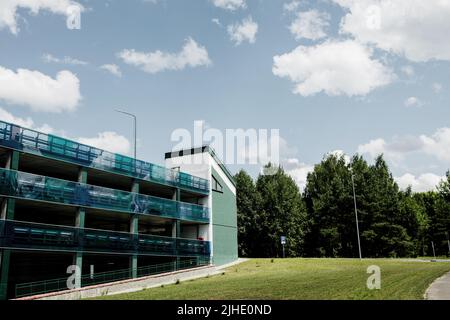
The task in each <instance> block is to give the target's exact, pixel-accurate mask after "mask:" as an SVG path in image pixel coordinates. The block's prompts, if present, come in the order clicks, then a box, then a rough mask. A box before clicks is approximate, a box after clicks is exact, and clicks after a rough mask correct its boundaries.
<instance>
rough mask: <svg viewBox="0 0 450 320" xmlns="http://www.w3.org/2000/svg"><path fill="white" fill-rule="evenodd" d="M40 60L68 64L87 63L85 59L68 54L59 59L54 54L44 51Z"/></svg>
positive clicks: (82, 64)
mask: <svg viewBox="0 0 450 320" xmlns="http://www.w3.org/2000/svg"><path fill="white" fill-rule="evenodd" d="M42 60H44V62H46V63H59V64H70V65H81V66H84V65H87V64H88V63H87V62H86V61H82V60H78V59H75V58H72V57H69V56H65V57H64V58H62V59H60V58H57V57H55V56H53V55H52V54H50V53H45V54H44V55H43V56H42Z"/></svg>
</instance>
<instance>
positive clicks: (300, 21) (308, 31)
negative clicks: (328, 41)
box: [289, 9, 330, 40]
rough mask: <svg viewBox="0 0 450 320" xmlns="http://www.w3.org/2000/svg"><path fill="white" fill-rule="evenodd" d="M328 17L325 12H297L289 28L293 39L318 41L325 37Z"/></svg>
mask: <svg viewBox="0 0 450 320" xmlns="http://www.w3.org/2000/svg"><path fill="white" fill-rule="evenodd" d="M329 20H330V15H329V14H328V13H326V12H320V11H317V10H315V9H314V10H309V11H305V12H298V13H297V18H296V19H295V20H294V21H293V22H292V23H291V25H290V26H289V30H290V31H291V33H292V34H293V35H294V36H295V39H297V40H298V39H302V38H305V39H310V40H318V39H321V38H324V37H326V35H327V34H326V33H325V29H326V28H327V27H328V26H329V25H330V24H329Z"/></svg>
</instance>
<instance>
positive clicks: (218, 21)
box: [211, 18, 222, 27]
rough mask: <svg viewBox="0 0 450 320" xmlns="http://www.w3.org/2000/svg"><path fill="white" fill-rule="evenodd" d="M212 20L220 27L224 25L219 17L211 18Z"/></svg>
mask: <svg viewBox="0 0 450 320" xmlns="http://www.w3.org/2000/svg"><path fill="white" fill-rule="evenodd" d="M211 22H212V23H214V24H216V25H218V26H219V27H222V24H221V23H220V20H219V19H218V18H213V19H211Z"/></svg>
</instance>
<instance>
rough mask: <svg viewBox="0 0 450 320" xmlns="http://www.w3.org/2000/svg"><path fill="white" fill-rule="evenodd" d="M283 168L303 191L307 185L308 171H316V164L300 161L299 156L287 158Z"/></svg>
mask: <svg viewBox="0 0 450 320" xmlns="http://www.w3.org/2000/svg"><path fill="white" fill-rule="evenodd" d="M283 168H284V170H285V171H286V173H287V174H288V175H289V176H291V177H292V179H294V181H295V182H296V183H297V185H298V187H299V188H300V190H301V191H303V190H304V189H305V187H306V181H307V177H308V173H310V172H313V171H314V166H312V165H308V164H306V163H303V162H300V160H299V159H297V158H290V159H287V160H286V161H285V162H284V163H283Z"/></svg>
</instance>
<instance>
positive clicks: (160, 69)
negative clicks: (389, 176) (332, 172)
mask: <svg viewBox="0 0 450 320" xmlns="http://www.w3.org/2000/svg"><path fill="white" fill-rule="evenodd" d="M74 4H80V5H81V6H82V7H83V11H82V13H81V29H79V30H71V29H68V28H67V26H66V19H67V7H68V6H70V5H74ZM392 6H394V7H392ZM37 9H39V10H37ZM449 14H450V4H446V3H445V2H442V1H438V0H432V1H426V2H424V1H419V0H399V1H397V2H396V4H394V5H393V4H392V3H391V2H390V1H387V0H377V1H375V0H362V1H353V0H322V1H306V0H300V1H290V0H287V1H281V0H280V1H272V0H193V1H182V0H153V1H151V0H147V1H144V0H130V1H120V0H110V1H100V0H96V1H92V0H91V1H69V0H58V1H57V0H35V1H31V0H29V1H28V0H27V1H16V0H8V1H6V2H4V3H3V4H0V108H1V110H0V117H1V118H3V119H4V120H8V121H13V120H14V121H16V122H19V124H26V125H28V126H32V127H34V128H38V129H43V130H46V131H49V132H53V133H55V134H62V135H65V136H67V137H70V138H73V139H78V140H80V141H83V142H87V143H91V144H96V145H98V146H100V147H104V148H109V149H113V151H118V152H128V153H130V154H131V149H132V148H131V146H130V145H129V141H131V137H132V136H131V121H130V119H128V118H125V117H124V116H122V115H120V114H118V113H115V112H114V109H116V108H121V109H125V110H127V111H129V112H133V113H135V114H137V116H138V118H139V123H138V125H139V127H138V137H139V143H138V156H139V158H142V159H144V160H148V161H151V162H155V163H163V153H164V152H166V151H169V150H170V149H171V148H172V145H173V142H171V140H170V137H171V133H172V132H173V131H174V130H175V129H177V128H186V129H188V130H192V129H193V125H194V121H195V120H204V121H205V123H206V124H207V125H208V126H210V127H213V128H218V129H221V130H225V129H227V128H244V129H247V128H256V129H272V128H275V129H280V134H281V137H282V139H283V144H282V150H281V153H282V154H281V158H282V164H283V166H285V168H286V169H287V171H288V172H289V173H290V174H291V175H292V176H293V177H294V178H295V179H296V180H297V182H298V183H299V185H303V184H304V180H305V177H306V174H307V172H308V171H309V170H311V168H312V165H313V164H314V163H318V162H319V161H320V160H321V159H322V157H323V156H324V155H325V154H326V153H328V152H332V151H336V150H337V151H336V152H345V153H347V154H349V155H352V154H354V153H356V152H360V153H363V154H364V156H365V157H366V158H367V159H368V160H369V161H370V160H371V159H373V157H374V156H376V154H378V153H384V154H385V155H386V158H387V159H388V161H389V163H390V165H391V169H392V171H393V174H394V176H395V177H396V178H397V181H398V182H399V184H400V185H401V186H403V187H404V186H406V185H408V184H411V185H413V187H414V189H415V190H418V191H422V190H428V189H431V188H433V187H434V185H435V184H436V183H437V181H439V179H440V177H442V176H443V175H444V174H445V172H446V170H448V169H449V167H450V166H449V162H450V124H449V119H450V110H449V98H450V95H449V90H448V89H449V81H448V80H449V77H450V76H449V75H450V63H449V61H450V45H449V44H448V34H449V32H450V22H449V21H448V19H447V18H446V17H448V16H449ZM158 52H159V53H158ZM19 69H21V70H22V71H19ZM1 87H3V89H1ZM105 132H106V134H105ZM128 140H129V141H128ZM238 168H239V166H237V165H236V166H231V169H232V170H233V171H236V170H237V169H238ZM247 168H248V169H250V171H251V172H252V173H253V174H256V173H257V169H255V168H252V167H250V168H249V167H247Z"/></svg>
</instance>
